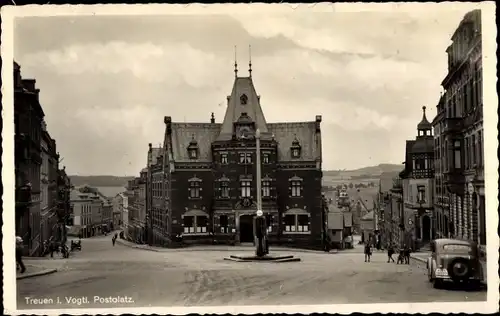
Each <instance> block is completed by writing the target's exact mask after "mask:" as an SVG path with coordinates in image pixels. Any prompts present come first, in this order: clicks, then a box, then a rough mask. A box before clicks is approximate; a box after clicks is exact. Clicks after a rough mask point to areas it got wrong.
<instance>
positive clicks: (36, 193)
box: [14, 62, 71, 256]
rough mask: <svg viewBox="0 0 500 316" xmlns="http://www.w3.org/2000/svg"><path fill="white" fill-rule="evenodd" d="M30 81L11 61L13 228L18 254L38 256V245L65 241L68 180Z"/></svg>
mask: <svg viewBox="0 0 500 316" xmlns="http://www.w3.org/2000/svg"><path fill="white" fill-rule="evenodd" d="M39 93H40V89H37V88H36V80H35V79H23V78H22V76H21V67H20V66H19V64H17V63H16V62H14V132H15V135H14V139H15V143H14V151H15V153H14V161H15V162H14V163H15V171H14V172H15V203H16V206H15V230H16V236H19V237H21V238H22V239H23V242H24V252H25V253H24V255H26V256H39V255H42V254H43V243H44V242H45V241H50V240H56V241H61V242H65V240H66V238H67V230H66V223H68V222H69V221H70V220H69V214H70V203H69V191H70V187H71V183H70V179H69V177H68V176H67V174H66V170H65V168H64V167H63V168H62V169H59V162H60V156H59V153H58V152H57V146H56V141H55V140H54V139H53V138H52V137H51V136H50V133H49V132H48V129H47V124H46V122H45V119H44V118H45V113H44V111H43V108H42V105H41V104H40V99H39Z"/></svg>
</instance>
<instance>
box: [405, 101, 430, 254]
mask: <svg viewBox="0 0 500 316" xmlns="http://www.w3.org/2000/svg"><path fill="white" fill-rule="evenodd" d="M422 110H423V116H422V121H421V122H420V123H418V125H417V137H416V138H415V140H408V141H406V159H405V169H404V170H403V172H402V173H401V174H400V175H401V178H402V179H403V201H404V210H403V214H404V219H405V225H404V227H405V236H404V243H405V244H406V245H411V247H412V248H414V249H417V248H419V247H420V246H421V245H422V244H427V243H428V242H429V241H431V240H432V239H433V238H434V232H435V229H434V227H435V216H434V213H433V202H434V198H433V193H434V138H433V136H432V125H431V123H430V122H429V121H428V120H427V117H426V113H425V111H426V107H425V106H424V107H422Z"/></svg>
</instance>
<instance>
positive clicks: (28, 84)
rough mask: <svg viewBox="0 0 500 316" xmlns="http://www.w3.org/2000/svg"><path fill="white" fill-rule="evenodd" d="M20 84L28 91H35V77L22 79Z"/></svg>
mask: <svg viewBox="0 0 500 316" xmlns="http://www.w3.org/2000/svg"><path fill="white" fill-rule="evenodd" d="M22 84H23V86H24V88H25V89H26V90H28V91H29V92H35V93H36V89H35V85H36V80H35V79H22Z"/></svg>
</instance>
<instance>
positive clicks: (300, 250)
mask: <svg viewBox="0 0 500 316" xmlns="http://www.w3.org/2000/svg"><path fill="white" fill-rule="evenodd" d="M116 243H117V244H120V245H123V246H125V247H129V248H134V249H140V250H146V251H153V252H195V251H249V250H252V249H251V248H248V249H238V248H235V249H231V248H220V249H218V248H213V247H207V248H201V247H200V248H199V247H196V248H191V247H185V248H158V249H156V248H148V247H141V246H140V245H134V244H131V243H129V242H123V241H121V240H116ZM270 250H271V251H280V252H282V251H289V252H302V253H317V254H321V253H325V252H324V251H321V250H308V249H295V248H289V249H288V248H272V247H271V249H270ZM341 253H343V252H342V251H338V250H331V251H330V252H327V254H341ZM345 253H348V252H345Z"/></svg>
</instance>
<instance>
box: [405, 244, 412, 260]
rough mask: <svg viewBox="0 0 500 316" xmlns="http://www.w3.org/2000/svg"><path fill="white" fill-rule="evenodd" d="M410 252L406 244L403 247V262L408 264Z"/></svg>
mask: <svg viewBox="0 0 500 316" xmlns="http://www.w3.org/2000/svg"><path fill="white" fill-rule="evenodd" d="M410 253H411V249H410V247H408V246H406V247H405V248H404V258H405V264H410Z"/></svg>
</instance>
